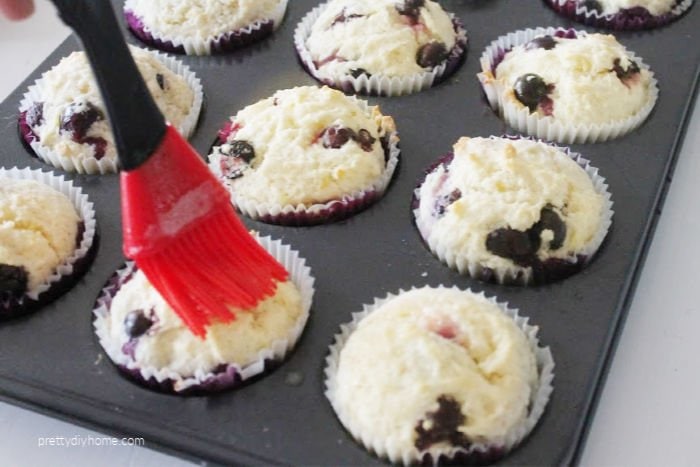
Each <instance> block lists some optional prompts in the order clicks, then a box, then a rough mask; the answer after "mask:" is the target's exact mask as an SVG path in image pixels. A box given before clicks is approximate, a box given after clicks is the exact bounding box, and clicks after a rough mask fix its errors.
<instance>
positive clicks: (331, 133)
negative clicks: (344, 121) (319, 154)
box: [321, 126, 355, 149]
mask: <svg viewBox="0 0 700 467" xmlns="http://www.w3.org/2000/svg"><path fill="white" fill-rule="evenodd" d="M354 138H355V132H354V131H353V130H351V129H350V128H345V127H341V126H331V127H328V128H326V129H325V130H323V133H322V134H321V140H322V141H323V147H324V148H331V149H339V148H341V147H343V146H344V145H345V143H347V142H348V141H350V140H351V139H354Z"/></svg>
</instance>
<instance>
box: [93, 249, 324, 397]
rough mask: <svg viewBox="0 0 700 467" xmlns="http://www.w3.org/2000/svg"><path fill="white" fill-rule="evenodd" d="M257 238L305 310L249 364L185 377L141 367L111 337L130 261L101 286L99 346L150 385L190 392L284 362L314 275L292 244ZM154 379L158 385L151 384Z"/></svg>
mask: <svg viewBox="0 0 700 467" xmlns="http://www.w3.org/2000/svg"><path fill="white" fill-rule="evenodd" d="M257 240H258V241H259V242H260V244H261V245H262V247H263V248H265V249H266V250H267V251H268V252H269V253H270V254H271V255H272V256H273V257H274V258H275V259H276V260H277V261H279V262H280V263H281V264H282V265H283V266H284V268H285V269H286V270H287V271H288V272H289V279H290V280H291V281H292V282H293V283H294V285H295V286H296V287H297V288H298V289H299V291H300V293H301V298H302V313H301V315H300V316H299V318H298V319H297V321H296V323H295V324H294V326H293V327H292V328H290V329H289V331H288V334H287V337H286V338H285V339H279V340H275V341H273V342H271V343H270V345H269V346H268V347H267V348H265V349H263V350H261V351H260V352H258V354H257V356H256V359H255V361H253V362H252V363H249V364H247V365H244V366H240V365H238V364H237V363H236V362H225V363H224V364H225V365H227V368H226V370H225V371H224V372H218V373H215V372H214V371H212V369H206V370H199V371H197V372H196V373H195V374H194V375H187V376H185V375H181V374H179V373H178V372H177V371H175V370H173V369H171V368H168V367H164V368H155V367H141V366H140V365H139V364H138V363H137V362H135V361H134V360H133V358H131V357H129V356H128V355H126V354H124V352H123V351H122V348H121V345H122V344H121V343H119V342H116V341H113V340H111V339H110V336H109V312H110V306H111V302H112V298H113V297H114V295H115V294H116V292H117V290H118V289H119V288H120V287H121V285H122V284H123V279H124V278H126V277H127V276H129V275H130V274H131V273H132V272H133V271H134V263H133V262H128V263H127V265H126V266H125V267H123V268H122V269H120V270H118V271H117V273H116V274H117V277H116V280H111V281H109V282H108V283H107V284H106V286H105V288H103V289H102V291H101V293H100V295H99V297H98V298H97V301H96V303H95V308H94V310H93V314H94V316H95V319H94V322H93V325H94V328H95V333H96V335H97V337H98V339H99V342H100V345H102V348H103V349H104V351H105V353H106V354H107V355H108V356H109V358H110V359H111V360H112V362H113V363H114V364H115V365H117V366H118V367H120V369H122V370H126V372H127V373H130V374H131V376H132V377H136V379H137V380H139V381H141V382H142V383H146V384H147V385H149V386H152V387H157V386H159V385H160V387H161V388H167V389H166V390H168V391H170V390H171V391H172V392H175V393H178V394H187V393H191V392H192V391H193V390H195V391H197V390H199V391H202V392H205V393H206V392H212V391H213V390H216V391H219V390H222V389H227V388H230V387H234V386H237V385H238V384H240V383H241V382H243V381H246V380H248V379H250V378H252V377H254V376H257V375H259V374H261V373H263V372H264V371H265V369H266V364H269V363H270V362H280V361H282V360H283V359H284V358H285V356H286V355H287V354H288V353H289V351H290V350H292V349H293V348H294V346H295V344H296V343H297V341H298V340H299V338H300V337H301V335H302V333H303V331H304V327H305V325H306V322H307V320H308V318H309V311H310V309H311V302H312V299H313V295H314V290H315V289H314V281H315V279H314V277H313V276H312V275H311V268H309V267H308V266H307V265H306V260H305V259H304V258H301V257H300V256H299V252H298V251H296V250H293V249H292V248H291V247H290V246H289V245H284V244H282V242H281V241H279V240H272V239H271V238H270V237H260V238H257ZM152 382H155V383H156V384H151V383H152Z"/></svg>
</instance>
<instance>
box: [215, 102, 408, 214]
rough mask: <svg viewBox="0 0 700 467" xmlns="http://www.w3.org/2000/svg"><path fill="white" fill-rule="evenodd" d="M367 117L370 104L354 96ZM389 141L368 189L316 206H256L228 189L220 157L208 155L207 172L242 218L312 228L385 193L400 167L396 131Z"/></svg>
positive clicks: (389, 134)
mask: <svg viewBox="0 0 700 467" xmlns="http://www.w3.org/2000/svg"><path fill="white" fill-rule="evenodd" d="M349 98H350V99H353V100H355V101H356V102H357V103H358V105H360V106H361V107H362V108H363V109H364V111H365V113H366V114H367V115H371V113H372V112H371V110H370V108H369V104H368V103H367V102H366V101H364V100H362V99H357V98H355V97H353V96H349ZM387 135H388V138H389V154H388V160H387V162H386V166H385V169H384V172H383V173H382V174H381V175H380V176H379V177H378V178H377V179H376V180H374V181H373V182H372V184H371V185H369V186H368V187H366V188H364V189H362V190H358V191H355V192H353V193H348V194H345V195H343V196H342V197H341V198H339V199H335V200H332V201H328V202H326V203H317V204H297V205H291V204H287V205H284V206H280V205H276V204H269V203H268V204H266V203H256V202H254V201H253V200H250V199H248V198H246V197H245V194H242V193H236V192H235V191H234V190H232V189H230V188H229V186H228V183H227V179H226V177H225V176H224V175H223V174H222V172H221V164H220V162H221V158H222V156H221V155H220V154H215V153H213V154H210V155H209V168H210V169H211V170H212V172H214V174H215V175H216V176H217V177H219V179H220V180H222V182H223V183H224V186H226V187H227V189H228V190H229V192H230V193H231V203H232V204H233V205H234V206H236V208H237V209H238V210H239V211H240V212H241V213H242V214H243V215H245V216H247V217H250V218H251V219H256V220H262V221H264V222H269V223H273V224H284V225H311V224H318V223H323V222H329V221H330V220H335V219H340V218H346V217H348V216H350V215H352V214H354V213H355V212H358V211H360V210H362V209H364V208H365V207H367V206H369V205H370V204H372V203H374V202H376V201H377V200H378V199H379V198H381V197H382V196H383V195H384V192H385V191H386V189H387V188H388V186H389V183H390V182H391V180H392V178H393V176H394V171H395V170H396V166H397V165H398V163H399V155H400V153H401V150H400V149H399V135H398V132H396V131H391V132H388V133H387Z"/></svg>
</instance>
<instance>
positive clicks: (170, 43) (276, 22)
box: [124, 0, 287, 55]
mask: <svg viewBox="0 0 700 467" xmlns="http://www.w3.org/2000/svg"><path fill="white" fill-rule="evenodd" d="M286 11H287V0H283V1H281V2H280V3H279V5H277V6H276V7H275V9H274V10H272V11H270V13H269V16H268V17H267V18H264V19H259V20H257V21H255V22H253V23H252V24H250V25H248V26H246V27H243V28H240V29H238V30H236V31H231V32H226V33H223V34H218V35H208V36H206V37H191V36H173V37H168V36H166V35H163V34H161V33H160V32H159V31H155V30H153V29H151V28H149V27H147V26H145V25H144V26H143V32H145V33H146V34H147V35H148V36H150V37H151V40H150V41H144V42H147V43H148V45H151V46H154V47H158V48H161V49H163V50H165V51H167V52H175V53H182V52H184V53H185V54H187V55H211V54H212V53H215V52H218V51H229V50H233V49H235V48H237V46H231V45H230V44H229V42H230V41H231V38H232V37H234V36H237V37H251V38H253V37H255V39H253V41H256V40H258V39H263V37H266V36H267V34H262V31H263V29H264V28H265V27H266V26H267V25H268V23H269V22H270V21H272V31H274V30H276V29H277V28H278V27H279V26H280V24H282V19H283V18H284V14H285V12H286ZM124 12H125V13H126V14H127V15H128V14H132V15H133V16H134V17H136V18H138V15H137V14H136V13H134V7H133V0H126V2H125V3H124ZM139 21H141V20H140V18H139ZM128 22H129V21H128ZM129 26H130V29H131V30H132V32H136V31H134V28H133V27H132V26H131V23H130V22H129ZM272 31H270V33H271V32H272ZM256 36H257V37H256ZM138 37H139V38H140V39H142V40H143V38H142V37H141V36H140V35H139V36H138Z"/></svg>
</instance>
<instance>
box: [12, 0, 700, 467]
mask: <svg viewBox="0 0 700 467" xmlns="http://www.w3.org/2000/svg"><path fill="white" fill-rule="evenodd" d="M114 5H115V9H117V10H118V12H121V11H122V10H121V9H122V6H123V2H121V1H117V0H115V1H114ZM317 5H318V1H312V0H295V1H293V2H289V5H288V11H287V14H286V15H287V16H286V18H285V21H284V22H283V23H282V25H281V26H280V28H279V30H278V31H277V32H276V33H275V34H273V35H272V36H271V37H270V38H268V39H266V40H263V41H262V42H260V43H258V44H255V45H251V46H250V47H248V48H246V49H244V50H240V51H238V52H234V53H232V54H230V55H218V56H215V57H190V56H186V57H182V60H183V62H185V63H186V64H188V65H190V66H191V67H192V69H193V70H194V71H195V72H196V73H197V75H198V76H200V78H201V79H202V83H203V85H204V87H205V92H206V96H207V98H206V105H205V107H204V111H203V112H202V117H201V119H200V122H199V127H198V129H197V131H196V132H195V134H194V136H193V138H192V139H191V143H192V144H193V146H194V147H195V148H196V149H197V150H198V151H199V153H200V154H202V155H205V154H207V153H208V151H209V149H210V147H211V143H212V139H213V137H214V135H216V133H217V131H218V130H219V129H220V128H221V126H222V124H223V123H224V122H225V121H226V119H227V118H228V117H229V116H230V115H232V114H233V113H235V112H236V111H237V110H238V109H242V108H243V107H245V106H246V105H249V104H252V103H254V102H257V101H258V100H260V99H262V98H266V97H268V96H270V95H271V94H273V93H274V92H275V91H276V90H278V89H286V88H290V87H294V86H302V85H310V84H314V83H315V80H314V79H313V78H312V77H310V76H309V74H308V73H307V72H306V71H305V70H304V69H303V67H302V66H301V65H300V64H299V62H298V58H297V56H296V54H295V53H294V46H293V36H294V28H295V26H296V25H297V24H298V22H299V21H300V20H301V18H302V17H303V16H305V15H306V14H307V13H308V12H309V11H310V10H311V9H313V8H314V7H315V6H317ZM445 7H446V8H447V9H449V10H450V11H452V12H454V13H455V15H456V16H457V17H459V18H460V19H461V20H462V21H463V22H464V24H465V25H466V26H467V28H468V29H469V31H470V34H469V36H470V46H471V47H472V49H473V50H474V49H475V50H477V51H481V50H483V49H484V48H485V47H486V46H487V45H488V44H489V43H490V42H491V41H492V40H494V39H496V38H497V37H498V36H500V35H502V34H506V33H508V32H509V31H516V30H522V29H526V28H528V27H532V26H533V25H554V26H562V27H567V26H568V25H569V24H570V23H569V22H568V20H566V19H565V18H562V17H561V16H559V15H558V14H556V13H555V12H554V11H552V10H551V9H550V8H549V7H547V6H546V5H545V4H544V3H543V2H524V1H522V0H489V1H468V2H467V1H448V2H447V3H445ZM124 31H125V32H126V26H124ZM131 40H132V42H134V41H135V40H134V39H133V38H131ZM622 41H623V42H624V44H625V45H626V46H627V47H629V48H630V49H631V50H634V51H635V52H636V53H638V54H639V56H641V57H644V60H645V62H646V63H648V64H649V65H650V66H651V68H652V69H653V70H654V71H655V73H656V74H657V78H658V81H659V87H660V90H661V93H660V97H659V100H658V101H657V104H656V106H655V108H654V109H653V111H652V113H651V114H650V116H649V118H648V119H647V120H646V121H645V123H644V125H642V126H640V127H639V128H638V129H637V130H635V131H634V132H632V133H630V134H629V135H628V136H626V137H625V138H620V139H617V140H614V141H609V142H606V143H603V144H594V145H578V146H574V147H572V150H574V151H575V152H580V153H581V154H582V155H583V156H584V157H585V158H586V159H588V160H590V161H591V165H593V166H594V167H597V168H599V169H600V173H601V174H603V175H604V176H605V179H606V181H607V183H608V185H609V187H610V192H611V193H612V196H613V199H614V201H615V218H614V223H613V225H612V228H611V229H610V230H609V231H608V234H607V236H606V239H605V241H604V242H603V244H602V245H601V247H600V248H599V250H598V252H597V253H596V256H595V258H594V259H593V261H591V262H590V263H589V264H588V265H587V266H586V267H585V268H584V269H583V270H582V271H580V272H579V273H577V274H575V275H573V276H571V277H569V278H567V279H565V280H562V281H558V282H555V283H551V284H547V285H542V286H537V287H509V286H501V285H498V284H492V283H485V282H480V281H476V280H474V279H471V278H468V277H465V276H463V275H461V274H459V272H457V271H455V270H452V269H450V268H449V267H447V266H446V265H444V264H442V263H440V261H438V260H437V259H436V258H435V257H434V256H433V254H432V253H431V252H430V250H429V249H428V248H426V247H425V246H424V244H423V242H422V240H421V238H420V235H419V234H418V232H417V231H416V228H415V226H414V225H413V213H412V210H411V198H412V196H413V190H414V189H415V187H416V184H417V181H418V179H419V177H420V176H421V175H422V174H423V172H424V170H425V168H426V167H427V166H428V165H429V164H431V163H432V162H433V161H435V158H436V157H437V156H438V155H440V154H445V153H447V152H448V151H449V150H450V148H451V146H452V144H453V143H454V141H456V140H457V139H458V138H459V137H460V136H465V135H474V136H489V135H501V134H503V133H504V132H505V131H509V132H510V133H514V132H512V131H510V130H508V129H507V127H506V126H505V125H504V123H503V121H502V120H501V119H499V118H498V116H497V115H496V114H495V113H494V112H493V111H492V110H491V108H490V106H489V105H488V104H487V103H486V102H485V101H483V99H482V90H481V87H480V85H479V82H478V80H477V78H476V74H477V73H478V72H479V71H480V64H479V61H478V55H477V54H475V55H469V56H468V57H467V59H466V61H465V62H464V63H463V65H462V66H461V67H460V68H459V69H458V70H456V71H455V73H454V74H453V75H452V76H451V77H449V78H447V79H445V81H444V82H443V83H442V84H440V85H439V86H434V87H432V88H430V89H426V90H424V91H422V92H420V93H417V94H412V95H409V96H402V97H397V98H393V97H391V98H384V97H379V98H370V99H369V101H370V104H371V105H377V104H379V105H380V106H381V108H382V112H383V113H385V114H387V115H391V116H392V117H393V118H394V120H395V122H396V126H397V129H398V132H399V134H400V135H401V162H400V164H399V165H398V166H397V168H396V171H395V174H394V178H393V180H392V182H391V184H390V185H389V188H388V189H387V191H386V193H385V195H384V197H383V198H382V199H381V201H380V202H378V203H374V204H373V205H372V206H370V207H368V208H367V209H365V210H364V211H362V212H360V213H357V214H355V215H353V216H352V217H349V218H348V219H346V220H344V221H340V222H334V223H329V224H323V225H316V226H312V227H287V226H279V225H272V224H267V223H262V222H258V221H252V220H250V219H247V218H244V221H245V222H246V224H247V225H248V227H249V228H252V229H253V230H257V231H259V232H260V233H261V235H263V236H268V235H269V236H271V237H272V238H277V239H280V240H282V241H283V242H284V243H285V244H288V245H290V246H291V247H292V248H294V249H295V250H297V251H299V253H300V255H301V256H303V257H304V258H305V259H306V260H307V263H308V264H309V266H310V267H311V268H312V270H313V273H314V277H315V278H316V282H315V289H316V291H315V293H314V302H313V306H312V311H311V314H310V317H309V320H308V322H307V325H306V327H305V329H304V333H303V335H302V336H301V338H300V339H299V341H298V343H297V345H296V346H295V348H294V350H293V351H291V352H290V353H289V354H288V355H287V356H286V358H285V360H284V362H282V363H281V364H280V365H279V366H278V367H277V368H276V369H274V370H273V371H269V372H266V374H265V375H264V376H263V377H261V378H260V379H258V380H256V381H255V382H253V383H250V384H245V385H243V386H241V387H238V388H237V389H235V390H233V391H223V392H219V393H217V394H215V395H210V396H207V397H186V398H183V397H173V396H170V395H167V394H161V393H158V392H156V391H152V390H149V389H147V388H143V387H141V386H139V385H137V384H133V383H132V382H131V381H128V380H127V379H125V378H123V377H121V375H119V373H118V372H117V371H116V370H115V368H114V365H113V364H112V363H111V361H110V360H109V358H108V357H107V355H106V354H105V353H104V352H103V351H102V349H101V347H100V345H99V342H98V341H97V339H96V337H95V335H94V329H93V325H92V318H91V310H92V309H93V306H94V303H95V299H96V297H97V296H98V295H99V293H100V291H101V290H102V288H103V287H104V284H105V282H106V281H107V280H108V278H109V277H110V276H112V274H113V273H114V271H115V270H117V269H118V268H119V267H121V266H122V265H123V264H124V256H123V254H122V251H121V242H122V239H121V224H120V213H119V203H118V199H119V183H118V177H117V176H116V175H107V176H91V175H79V174H75V173H70V174H67V175H66V178H68V179H70V180H72V181H73V183H74V184H75V185H76V186H79V187H81V188H82V189H83V190H84V192H85V193H87V194H88V195H89V197H90V201H91V202H93V203H94V204H95V211H96V213H97V217H98V219H99V228H100V247H99V249H98V251H97V256H96V258H95V261H94V262H93V263H92V267H91V268H90V270H89V271H88V274H86V275H85V276H84V278H83V279H82V280H81V281H80V282H79V283H78V284H76V285H75V286H74V287H73V288H72V289H71V290H69V291H68V292H67V293H65V294H64V295H62V296H61V297H60V298H59V299H57V300H55V301H54V302H52V303H50V304H48V305H46V306H45V307H43V308H42V310H41V312H39V313H33V314H32V315H30V316H27V317H24V318H20V319H14V320H9V321H7V322H4V323H2V325H1V326H0V351H1V352H2V353H1V354H2V356H3V358H2V359H0V399H3V400H6V401H9V402H11V403H13V404H19V405H22V406H24V407H29V408H32V409H33V410H37V411H40V412H43V413H47V414H51V415H53V416H56V417H59V418H63V419H66V420H69V421H71V422H73V423H78V424H80V425H86V426H90V427H92V428H95V429H98V430H100V431H103V432H107V433H113V434H115V435H117V436H143V437H144V438H145V440H146V446H147V447H150V448H155V449H163V450H166V451H168V452H170V453H176V454H178V455H180V456H184V457H186V458H187V459H190V460H193V461H196V462H201V461H208V462H212V463H218V464H225V465H232V464H244V465H261V464H264V465H273V464H284V465H290V464H291V465H337V464H339V463H342V464H351V465H376V466H380V465H385V461H382V460H380V459H378V458H376V457H375V456H373V455H372V454H371V453H369V452H367V451H366V450H365V449H364V448H363V447H362V446H360V445H359V444H358V443H356V442H355V441H354V439H353V438H352V437H351V436H350V435H349V434H348V433H347V432H346V431H345V429H344V428H343V426H342V425H341V424H340V423H339V422H338V420H337V418H336V417H335V414H334V412H333V409H332V407H331V406H330V404H329V403H328V400H327V399H326V397H325V396H324V394H323V392H324V380H325V377H324V374H323V372H324V368H325V358H326V356H327V354H328V345H329V344H330V343H331V342H332V341H333V336H334V335H335V334H336V333H337V332H338V329H339V327H340V325H341V324H343V323H347V322H349V321H350V320H351V319H352V316H351V314H352V313H353V312H355V311H358V310H359V309H360V308H361V305H362V304H363V303H371V302H372V300H373V299H374V297H383V296H385V295H386V294H387V293H389V292H395V291H397V290H401V289H409V288H411V287H420V286H423V285H430V286H433V287H437V286H439V285H445V286H446V287H451V286H457V287H459V288H461V289H466V288H470V289H472V290H474V291H476V292H481V291H483V292H485V294H486V295H487V296H495V297H498V300H499V301H502V302H508V303H510V305H511V306H512V307H514V308H518V309H519V310H520V311H521V313H522V314H523V315H524V316H528V317H529V318H530V319H531V321H532V322H533V323H536V324H537V325H538V326H539V328H540V329H539V333H538V337H539V338H540V339H541V341H542V342H543V343H545V344H546V345H547V346H549V347H550V349H551V351H552V355H553V356H554V358H555V360H556V365H557V366H556V370H555V371H556V378H555V381H554V384H555V390H554V392H553V393H552V394H551V397H550V400H549V402H548V403H547V409H546V410H545V411H544V413H543V415H542V417H541V418H540V420H539V422H538V423H537V425H536V426H535V428H534V429H533V430H532V431H531V432H530V434H529V435H528V436H527V437H526V438H525V439H524V440H523V442H522V443H520V445H518V446H517V447H516V448H514V449H513V450H512V451H510V452H509V453H508V455H507V456H505V457H503V458H502V459H501V460H499V461H497V462H496V463H495V464H494V465H562V464H564V465H569V464H572V463H574V464H575V463H576V460H577V459H578V457H579V455H580V453H581V451H582V448H583V445H584V440H585V433H586V430H587V427H588V426H589V424H590V420H591V418H592V416H593V414H594V412H595V405H596V400H597V398H598V394H599V393H600V391H601V388H602V385H603V381H604V375H605V373H606V369H607V368H608V365H609V362H610V361H611V358H612V354H613V349H614V346H615V343H616V342H617V336H618V335H619V332H620V329H621V327H622V323H623V322H624V317H625V315H626V312H627V308H628V306H629V304H630V302H631V299H632V297H633V290H634V284H635V283H636V279H637V277H638V276H639V273H640V270H641V265H642V263H643V259H644V255H645V252H646V251H647V248H648V246H649V244H650V241H651V238H652V233H653V231H654V226H655V224H656V221H657V219H658V215H659V211H660V210H661V207H662V204H663V203H662V202H663V198H664V194H665V193H666V189H667V187H668V186H669V183H670V180H671V175H672V172H673V167H674V164H675V161H676V157H677V154H678V151H679V148H680V146H681V143H682V140H683V131H684V128H685V126H686V124H687V121H688V118H689V113H688V112H689V109H690V106H691V104H692V102H693V101H694V99H695V94H696V83H697V82H698V66H699V65H700V48H693V47H688V44H691V43H697V42H698V41H700V9H698V8H690V9H689V10H688V12H687V13H686V14H685V15H684V16H683V17H681V18H679V19H678V20H677V21H675V22H673V23H672V24H670V25H668V26H667V27H663V28H660V29H657V30H654V31H653V32H651V33H635V34H628V35H625V36H624V37H623V38H622ZM77 48H78V44H77V43H76V41H75V40H74V39H72V38H70V39H68V41H67V42H66V43H64V44H63V45H62V46H61V47H59V48H58V49H57V50H56V51H55V53H53V54H52V55H51V56H49V57H48V59H47V60H46V61H45V62H44V63H43V64H42V65H41V66H40V67H39V69H38V70H37V71H36V72H34V73H32V74H31V75H30V76H29V77H28V79H27V81H26V82H25V83H23V84H22V86H21V88H20V89H18V90H16V91H15V92H14V93H12V94H10V95H9V96H8V98H7V100H6V101H5V102H4V103H2V104H0V119H2V121H4V122H5V123H6V124H4V125H0V138H1V139H2V141H3V145H2V146H0V158H2V164H1V165H3V166H5V167H12V166H19V167H32V168H43V169H44V170H46V165H45V164H43V163H42V162H41V161H40V160H38V159H36V158H34V157H32V156H31V155H30V153H29V152H28V151H27V150H26V149H25V148H24V147H23V145H22V143H21V140H20V138H19V136H18V134H17V127H16V125H15V122H16V121H17V113H18V111H17V109H18V106H19V102H20V100H21V98H22V94H23V93H24V92H25V90H26V87H27V86H29V84H30V83H31V82H33V81H35V80H36V79H37V78H38V77H39V76H40V75H41V73H43V72H45V71H46V70H48V69H49V68H50V67H51V66H53V65H54V64H55V63H56V62H57V61H58V59H59V58H60V57H63V56H65V55H67V54H68V53H69V52H70V51H72V50H75V49H77ZM679 50H682V51H683V53H682V54H678V53H671V52H674V51H679ZM55 172H56V173H61V174H63V171H61V170H59V169H57V170H55ZM678 228H682V226H678ZM624 448H627V447H626V446H625V447H624Z"/></svg>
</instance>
